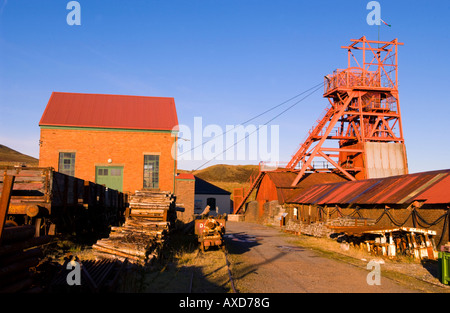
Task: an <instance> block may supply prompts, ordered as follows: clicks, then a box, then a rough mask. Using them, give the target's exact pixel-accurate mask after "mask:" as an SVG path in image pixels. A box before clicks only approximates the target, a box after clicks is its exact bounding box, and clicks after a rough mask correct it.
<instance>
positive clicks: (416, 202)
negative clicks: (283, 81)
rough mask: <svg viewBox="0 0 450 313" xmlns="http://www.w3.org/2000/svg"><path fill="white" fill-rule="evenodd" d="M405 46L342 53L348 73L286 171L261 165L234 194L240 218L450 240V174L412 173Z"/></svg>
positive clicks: (341, 73) (356, 43)
mask: <svg viewBox="0 0 450 313" xmlns="http://www.w3.org/2000/svg"><path fill="white" fill-rule="evenodd" d="M402 45H403V43H401V42H399V41H398V40H397V39H394V40H392V41H379V40H378V41H377V40H368V39H367V38H366V37H361V38H360V39H352V40H351V44H349V45H345V46H342V47H341V48H343V49H345V50H346V51H347V68H344V69H336V70H335V71H333V73H332V74H329V75H326V76H325V77H324V83H323V88H324V91H323V97H324V98H325V99H326V100H327V101H328V103H329V105H328V106H327V108H326V109H325V111H324V112H323V113H322V115H321V116H320V117H319V118H318V119H317V121H316V123H315V124H314V125H313V127H312V128H311V129H310V130H309V131H308V133H307V135H306V139H305V140H304V142H302V143H300V145H299V148H298V149H297V150H296V151H295V153H294V154H293V155H292V157H291V159H290V161H289V162H287V163H286V164H287V165H286V166H285V167H281V166H277V167H275V168H274V167H273V166H272V167H270V166H266V165H265V164H264V163H263V162H261V163H260V171H259V175H258V176H257V177H256V179H255V180H254V181H253V183H252V185H251V187H250V188H249V189H248V190H246V192H243V191H242V190H236V192H235V199H239V202H238V203H236V204H235V206H234V213H244V214H245V218H246V219H248V218H247V217H249V218H250V219H252V220H255V219H256V220H264V219H265V220H264V222H267V220H268V219H269V220H270V219H272V222H273V219H276V222H278V223H279V225H282V226H286V223H289V227H292V228H293V229H294V231H295V232H300V233H301V232H304V230H305V229H306V228H308V227H309V226H310V225H311V224H312V223H321V224H322V225H325V224H326V223H328V222H329V221H330V220H331V219H332V218H339V217H351V218H355V217H356V218H360V219H362V220H366V221H367V220H369V219H370V220H372V221H373V222H374V223H375V224H376V225H377V226H378V227H389V226H399V225H400V226H410V227H422V228H426V229H435V230H436V232H437V237H436V238H437V239H438V240H439V243H441V242H444V243H445V242H446V241H445V240H447V241H448V239H449V236H448V233H449V232H450V229H448V226H446V225H449V224H450V220H449V208H450V199H449V198H448V197H447V196H445V194H446V190H448V188H447V187H448V186H449V183H450V181H449V178H448V174H449V171H448V170H443V171H437V172H425V173H417V174H408V173H409V170H408V162H407V153H406V146H405V139H404V135H403V128H402V119H401V111H400V99H399V91H398V84H399V77H398V50H399V46H402ZM253 194H256V196H255V201H250V202H248V200H249V199H250V196H251V195H253ZM275 208H276V209H275ZM355 220H356V219H355ZM355 223H356V222H355Z"/></svg>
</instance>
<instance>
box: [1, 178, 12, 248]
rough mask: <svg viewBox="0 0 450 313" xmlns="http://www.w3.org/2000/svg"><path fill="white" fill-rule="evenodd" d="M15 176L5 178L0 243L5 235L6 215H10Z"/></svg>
mask: <svg viewBox="0 0 450 313" xmlns="http://www.w3.org/2000/svg"><path fill="white" fill-rule="evenodd" d="M14 180H15V176H11V175H6V173H5V175H4V176H3V191H2V196H1V198H0V243H1V240H2V238H1V236H2V233H3V227H4V226H5V221H6V214H7V213H8V208H9V202H10V200H11V191H12V190H13V186H14Z"/></svg>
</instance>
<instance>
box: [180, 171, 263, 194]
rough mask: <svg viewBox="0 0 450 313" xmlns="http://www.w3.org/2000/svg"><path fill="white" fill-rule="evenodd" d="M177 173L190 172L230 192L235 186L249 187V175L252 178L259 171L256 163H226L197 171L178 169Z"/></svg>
mask: <svg viewBox="0 0 450 313" xmlns="http://www.w3.org/2000/svg"><path fill="white" fill-rule="evenodd" d="M178 172H179V173H192V174H194V175H195V176H197V177H199V178H201V179H204V180H206V181H208V182H210V183H212V184H214V185H216V186H218V187H220V188H223V189H225V190H227V191H229V192H231V193H232V195H231V198H233V191H234V189H235V188H246V189H247V188H249V187H250V186H251V184H250V177H251V176H253V179H255V178H256V176H257V175H258V173H259V166H258V165H227V164H217V165H212V166H210V167H207V168H204V169H202V170H198V171H195V172H193V171H187V170H178Z"/></svg>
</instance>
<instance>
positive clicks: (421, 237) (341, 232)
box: [330, 226, 438, 260]
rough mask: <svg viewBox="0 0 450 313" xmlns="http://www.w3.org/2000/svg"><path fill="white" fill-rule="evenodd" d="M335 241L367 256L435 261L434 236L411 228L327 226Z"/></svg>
mask: <svg viewBox="0 0 450 313" xmlns="http://www.w3.org/2000/svg"><path fill="white" fill-rule="evenodd" d="M330 228H331V229H332V230H333V232H334V237H336V238H338V241H341V242H347V243H349V244H351V245H353V246H355V247H359V248H361V249H364V250H366V251H367V252H369V253H371V254H374V255H379V256H388V257H395V256H397V255H404V256H410V257H413V258H416V259H430V260H435V259H437V256H438V252H437V249H436V244H435V242H434V236H436V232H435V231H433V230H428V229H422V228H413V227H377V226H330Z"/></svg>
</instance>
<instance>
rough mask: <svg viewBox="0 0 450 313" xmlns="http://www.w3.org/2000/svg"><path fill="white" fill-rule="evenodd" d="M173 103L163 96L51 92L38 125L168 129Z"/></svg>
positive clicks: (172, 122) (172, 124)
mask: <svg viewBox="0 0 450 313" xmlns="http://www.w3.org/2000/svg"><path fill="white" fill-rule="evenodd" d="M177 125H178V118H177V112H176V108H175V100H174V99H173V98H163V97H143V96H125V95H104V94H85V93H65V92H53V93H52V95H51V97H50V100H49V101H48V104H47V107H46V109H45V111H44V114H43V115H42V118H41V121H40V122H39V126H66V127H95V128H119V129H136V130H138V129H140V130H172V129H174V127H177Z"/></svg>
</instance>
